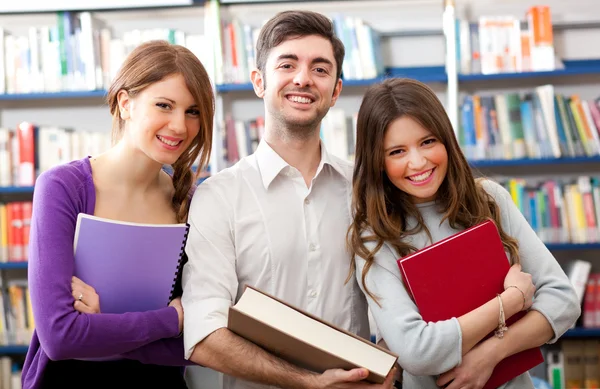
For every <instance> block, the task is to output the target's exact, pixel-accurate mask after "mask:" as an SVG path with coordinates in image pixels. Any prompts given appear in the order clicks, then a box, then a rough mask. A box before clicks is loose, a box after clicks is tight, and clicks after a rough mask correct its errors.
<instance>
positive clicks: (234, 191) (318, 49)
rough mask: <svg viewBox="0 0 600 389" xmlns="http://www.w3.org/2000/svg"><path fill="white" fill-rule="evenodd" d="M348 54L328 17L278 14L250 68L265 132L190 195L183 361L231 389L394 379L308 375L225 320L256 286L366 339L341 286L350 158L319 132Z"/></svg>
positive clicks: (359, 312)
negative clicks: (332, 150) (336, 153)
mask: <svg viewBox="0 0 600 389" xmlns="http://www.w3.org/2000/svg"><path fill="white" fill-rule="evenodd" d="M343 58H344V47H343V44H342V43H341V41H340V40H339V39H338V38H336V37H335V35H334V33H333V28H332V24H331V22H330V21H329V19H327V18H326V17H325V16H323V15H320V14H317V13H313V12H305V11H290V12H283V13H280V14H278V15H277V16H275V17H274V18H273V19H271V20H270V21H269V22H268V23H267V24H266V25H265V26H264V27H263V29H262V31H261V33H260V36H259V38H258V43H257V67H258V69H257V70H254V71H253V72H252V83H253V85H254V91H255V92H256V94H257V95H258V97H260V98H262V99H263V100H264V103H265V133H264V139H262V141H261V143H260V145H259V146H258V149H257V150H256V152H255V153H254V154H253V155H251V156H249V157H247V158H244V159H243V160H241V161H240V162H238V163H237V164H236V165H235V166H233V167H232V168H230V169H226V170H224V171H222V172H220V173H219V174H216V175H215V176H214V177H212V178H209V179H208V180H207V181H205V182H204V183H203V184H202V185H200V186H199V187H198V189H197V190H196V193H195V195H194V198H193V200H192V204H191V210H190V214H189V215H190V216H189V223H190V225H191V228H190V233H189V238H188V243H187V247H186V252H187V255H188V257H189V262H188V263H187V264H186V265H185V267H184V271H183V289H184V292H183V298H182V303H183V307H184V312H185V315H184V328H185V330H184V343H185V349H186V358H188V359H189V360H191V361H193V362H195V363H197V364H200V365H203V366H206V367H210V368H212V369H214V370H218V371H220V372H223V373H224V374H225V376H224V377H223V387H224V388H225V389H238V388H260V387H263V386H262V385H258V384H256V383H260V384H265V385H272V386H277V387H283V388H355V389H358V388H373V389H374V388H389V387H391V382H392V380H391V377H389V378H388V380H387V381H386V383H385V384H384V385H371V384H367V383H365V382H364V381H362V379H363V378H365V376H366V373H367V372H366V371H365V370H364V369H354V370H350V371H344V370H339V369H336V370H329V371H327V372H325V373H324V374H315V373H313V372H309V371H307V370H304V369H301V368H298V367H296V366H294V365H291V364H289V363H287V362H285V361H283V360H281V359H279V358H277V357H275V356H273V355H271V354H269V353H267V352H265V351H264V350H263V349H261V348H259V347H257V346H256V345H254V344H252V343H250V342H248V341H246V340H244V339H242V338H240V337H239V336H237V335H235V334H234V333H232V332H230V331H229V330H228V329H227V328H226V327H227V315H228V309H229V307H230V306H231V305H233V304H234V303H235V302H236V301H237V300H238V299H239V297H240V296H241V294H242V292H243V290H244V287H245V285H252V286H255V287H257V288H259V289H262V290H264V291H266V292H268V293H270V294H273V295H275V296H277V297H278V298H281V299H283V300H284V301H286V302H288V303H290V304H292V305H295V306H298V307H300V308H302V309H304V310H306V311H308V312H310V313H312V314H315V315H317V316H319V317H321V318H323V319H325V320H326V321H329V322H331V323H333V324H335V325H337V326H339V327H341V328H344V329H346V330H348V331H351V332H353V333H356V334H358V335H360V336H363V337H368V336H369V324H368V318H367V305H366V301H365V300H364V297H363V295H362V293H361V291H360V289H359V287H358V285H357V283H356V281H355V280H354V278H351V281H350V282H348V283H345V280H346V277H347V276H348V272H349V266H350V258H349V254H348V252H347V251H346V248H345V236H346V231H347V229H348V226H349V224H350V221H351V215H350V196H351V175H352V166H351V164H350V163H348V162H343V161H341V160H339V159H337V158H335V157H333V156H331V155H330V154H328V153H327V151H326V150H325V148H324V146H323V145H322V143H321V142H320V138H319V129H320V125H321V120H322V119H323V117H324V116H325V114H326V113H327V111H328V110H329V108H330V107H332V106H333V105H334V104H335V102H336V100H337V98H338V96H339V94H340V92H341V90H342V81H341V80H340V73H341V69H342V61H343ZM248 381H251V382H256V383H250V382H248ZM361 381H362V382H361Z"/></svg>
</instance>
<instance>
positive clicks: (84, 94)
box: [0, 90, 107, 101]
mask: <svg viewBox="0 0 600 389" xmlns="http://www.w3.org/2000/svg"><path fill="white" fill-rule="evenodd" d="M106 93H107V91H105V90H93V91H64V92H41V93H9V94H0V101H9V100H44V99H46V100H48V99H83V98H97V97H105V96H106Z"/></svg>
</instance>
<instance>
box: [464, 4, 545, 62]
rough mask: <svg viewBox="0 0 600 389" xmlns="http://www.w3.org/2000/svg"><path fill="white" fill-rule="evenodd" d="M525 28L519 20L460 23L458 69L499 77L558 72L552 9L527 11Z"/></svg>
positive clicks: (482, 18) (482, 19)
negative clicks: (556, 70) (529, 72)
mask: <svg viewBox="0 0 600 389" xmlns="http://www.w3.org/2000/svg"><path fill="white" fill-rule="evenodd" d="M526 20H527V22H526V23H525V27H522V26H521V18H520V17H516V16H510V15H508V16H485V15H483V16H480V17H479V19H478V21H477V22H475V23H471V22H469V21H468V20H464V19H457V20H456V21H455V27H456V28H455V30H456V52H457V56H456V66H457V69H458V71H459V73H462V74H479V73H482V74H496V73H507V72H511V73H513V72H527V71H545V70H554V69H555V58H554V57H555V55H554V37H553V33H552V16H551V9H550V7H549V6H532V7H530V8H529V9H527V11H526Z"/></svg>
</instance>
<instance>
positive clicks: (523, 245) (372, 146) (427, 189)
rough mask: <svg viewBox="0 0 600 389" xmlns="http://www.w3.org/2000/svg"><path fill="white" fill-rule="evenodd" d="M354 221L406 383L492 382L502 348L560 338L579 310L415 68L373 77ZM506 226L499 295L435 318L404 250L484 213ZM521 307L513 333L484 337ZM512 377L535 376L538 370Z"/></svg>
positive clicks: (519, 385)
mask: <svg viewBox="0 0 600 389" xmlns="http://www.w3.org/2000/svg"><path fill="white" fill-rule="evenodd" d="M353 192H354V193H353V194H354V203H353V207H354V209H353V211H354V220H353V223H352V225H351V227H350V230H349V232H348V244H349V247H350V249H351V251H352V254H353V258H354V259H353V269H354V270H355V276H356V277H357V280H358V282H359V284H360V285H361V288H362V290H363V292H364V293H365V295H366V297H367V300H368V302H369V307H370V309H371V312H372V314H373V317H374V319H375V322H376V324H377V327H378V331H379V335H380V336H381V338H383V340H384V341H385V343H386V344H387V347H389V349H390V350H391V351H393V352H395V353H397V354H398V355H399V358H398V363H399V364H400V366H401V367H402V368H403V369H404V373H403V387H404V388H405V389H412V388H419V389H429V388H431V389H435V388H438V387H445V388H447V389H460V388H463V389H466V388H469V389H471V388H482V387H483V385H485V383H486V382H487V380H488V379H489V377H490V375H491V373H492V371H493V369H494V367H495V366H496V364H498V363H499V362H500V361H501V360H502V359H504V358H506V357H508V356H510V355H512V354H515V353H517V352H520V351H522V350H525V349H529V348H533V347H538V346H541V345H543V344H545V343H552V342H555V341H556V340H557V339H558V338H559V337H560V336H561V335H562V334H563V333H564V332H565V331H566V330H567V329H568V328H569V327H570V326H571V325H572V324H573V323H574V322H575V321H576V320H577V318H578V317H579V314H580V306H579V303H578V300H577V297H576V295H575V292H574V290H573V288H572V286H571V284H570V283H569V280H568V278H567V276H566V275H565V273H564V271H563V270H562V269H561V267H560V265H559V264H558V263H557V261H556V260H555V258H554V257H553V256H552V254H551V253H550V252H549V251H548V249H547V248H546V246H545V245H544V243H543V242H542V241H541V240H540V239H539V238H538V236H537V235H536V233H535V232H534V231H533V229H532V228H531V227H530V226H529V224H528V223H527V221H526V220H525V218H524V217H523V215H522V214H521V212H520V211H519V209H518V208H517V207H516V206H515V204H514V203H513V201H512V199H511V196H510V195H509V193H508V192H507V191H506V190H505V189H504V188H503V187H502V186H500V185H498V184H497V183H494V182H492V181H490V180H476V179H475V178H474V177H473V174H472V172H471V170H470V168H469V165H468V163H467V161H466V159H465V157H464V155H463V154H462V152H461V150H460V148H459V145H458V143H457V141H456V137H455V135H454V132H453V130H452V126H451V124H450V121H449V119H448V117H447V115H446V112H445V111H444V108H443V106H442V104H441V103H440V101H439V100H438V98H437V97H436V95H435V94H434V92H433V91H431V89H429V88H428V87H427V86H425V85H424V84H422V83H420V82H418V81H414V80H408V79H389V80H386V81H384V82H382V83H381V84H378V85H375V86H373V87H371V88H370V89H369V90H368V91H367V93H366V95H365V97H364V99H363V102H362V104H361V107H360V110H359V113H358V123H357V139H356V162H355V167H354V179H353ZM489 219H491V220H493V221H494V222H495V224H496V226H497V227H498V231H499V233H500V237H501V239H502V243H503V245H504V248H505V251H506V252H507V257H508V258H507V259H508V261H509V262H510V264H511V265H512V266H511V268H510V271H509V272H508V274H507V276H506V278H505V281H504V286H505V291H504V292H503V293H502V294H501V295H500V299H497V298H494V299H491V300H490V301H489V302H487V303H486V304H484V305H482V306H481V307H479V308H477V309H475V310H473V311H471V312H469V313H467V314H465V315H463V316H461V317H458V318H451V319H449V320H444V321H439V322H435V323H432V322H425V321H424V320H423V319H422V317H421V315H420V314H419V310H418V308H417V306H416V305H415V303H414V302H413V300H412V299H411V297H410V295H409V294H408V292H407V290H406V288H405V286H404V284H403V282H402V277H401V275H400V271H399V269H398V265H397V263H396V261H397V259H398V258H400V257H403V256H405V255H407V254H409V253H412V252H414V251H416V250H418V249H421V248H423V247H426V246H428V245H431V244H432V243H435V242H437V241H439V240H441V239H444V238H446V237H448V236H450V235H453V234H455V233H457V232H459V231H461V230H463V229H466V228H468V227H471V226H474V225H476V224H478V223H481V222H483V221H485V220H489ZM501 308H502V309H503V311H504V315H505V317H506V319H508V318H509V317H510V316H512V315H514V314H516V313H517V312H519V311H521V310H527V311H528V312H527V314H526V315H525V316H524V317H523V318H522V319H521V320H519V321H518V322H516V323H514V324H513V325H512V326H511V327H510V329H509V330H506V331H500V332H503V334H502V335H503V336H501V335H500V336H492V337H489V338H487V339H485V340H483V339H484V338H485V337H486V336H487V335H488V334H489V333H491V332H493V331H494V330H497V329H500V330H501V329H502V328H501V327H502V326H499V318H500V310H501ZM502 388H510V389H526V388H533V384H532V382H531V378H530V377H529V374H528V373H525V374H523V375H521V376H518V377H516V378H515V379H513V380H511V381H510V382H508V383H507V384H505V385H503V386H502Z"/></svg>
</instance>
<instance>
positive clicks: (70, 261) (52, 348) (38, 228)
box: [28, 171, 179, 360]
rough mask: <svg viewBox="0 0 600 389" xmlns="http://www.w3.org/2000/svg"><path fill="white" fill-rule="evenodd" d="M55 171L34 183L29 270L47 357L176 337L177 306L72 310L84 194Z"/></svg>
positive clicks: (114, 350) (91, 354) (99, 353)
mask: <svg viewBox="0 0 600 389" xmlns="http://www.w3.org/2000/svg"><path fill="white" fill-rule="evenodd" d="M51 172H52V171H49V172H46V173H47V174H42V175H40V177H39V178H38V180H37V181H36V185H35V191H34V198H33V215H32V221H31V232H30V243H29V244H30V245H29V270H28V279H29V288H30V293H31V303H32V307H33V314H34V320H35V324H36V332H37V334H38V336H39V339H40V344H41V347H42V348H43V349H44V351H45V352H46V354H47V355H48V357H49V358H50V359H52V360H61V359H72V358H99V357H109V356H114V355H120V354H123V353H126V352H129V351H131V350H133V349H136V348H138V347H141V346H143V345H146V344H148V343H151V342H154V341H156V340H159V339H161V338H169V337H174V336H177V334H178V332H179V331H178V330H179V328H178V327H179V326H178V318H177V311H176V310H175V308H172V307H165V308H161V309H158V310H154V311H148V312H131V313H124V314H102V313H100V314H82V313H79V312H77V311H76V310H75V309H74V308H73V296H72V294H71V277H72V276H73V271H74V253H73V239H74V236H75V226H76V220H77V214H78V212H79V211H78V210H79V209H82V208H83V207H82V205H81V201H82V196H81V195H78V192H77V191H78V188H74V187H73V186H72V185H71V186H69V185H67V184H66V183H65V182H64V181H63V180H61V178H60V177H59V176H58V175H57V174H54V175H53V174H50V173H51ZM92 286H93V285H92ZM100 298H102V296H100Z"/></svg>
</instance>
